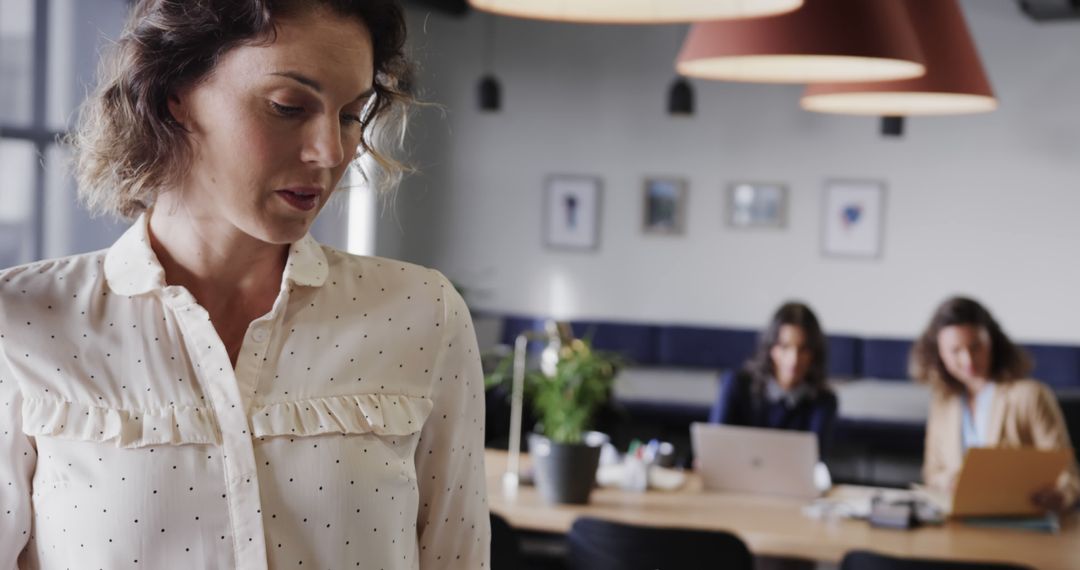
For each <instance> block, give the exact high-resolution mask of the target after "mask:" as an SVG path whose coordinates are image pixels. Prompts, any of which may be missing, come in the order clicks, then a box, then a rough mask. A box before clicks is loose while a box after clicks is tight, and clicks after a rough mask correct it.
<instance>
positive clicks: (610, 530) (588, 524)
mask: <svg viewBox="0 0 1080 570" xmlns="http://www.w3.org/2000/svg"><path fill="white" fill-rule="evenodd" d="M566 541H567V545H568V547H569V555H570V568H572V569H574V570H658V569H659V570H706V569H708V570H716V569H718V568H725V569H730V570H753V568H754V558H753V556H751V554H750V550H748V549H747V548H746V545H745V544H743V541H742V540H740V539H739V538H738V537H737V536H735V535H733V534H730V533H727V532H721V531H701V530H690V529H677V528H656V527H642V526H634V525H628V524H622V523H615V522H609V521H604V520H600V519H593V518H588V517H583V518H579V519H577V520H576V521H574V525H573V526H572V527H571V528H570V534H569V535H568V536H567V539H566Z"/></svg>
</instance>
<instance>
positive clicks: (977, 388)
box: [963, 378, 990, 407]
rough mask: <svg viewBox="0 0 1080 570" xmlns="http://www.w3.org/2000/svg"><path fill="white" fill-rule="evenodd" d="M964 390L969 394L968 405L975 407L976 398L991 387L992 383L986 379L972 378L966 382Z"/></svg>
mask: <svg viewBox="0 0 1080 570" xmlns="http://www.w3.org/2000/svg"><path fill="white" fill-rule="evenodd" d="M963 384H964V390H965V391H966V392H967V401H968V405H969V406H971V407H974V405H975V398H977V397H978V396H979V394H980V393H981V392H982V391H983V390H985V389H986V387H987V386H989V385H990V381H989V380H987V379H986V378H972V379H970V380H967V381H965V382H964V383H963Z"/></svg>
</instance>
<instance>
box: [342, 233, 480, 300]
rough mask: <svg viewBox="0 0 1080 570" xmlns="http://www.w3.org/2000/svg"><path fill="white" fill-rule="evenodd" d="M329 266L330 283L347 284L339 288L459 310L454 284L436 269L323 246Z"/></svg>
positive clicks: (457, 294)
mask: <svg viewBox="0 0 1080 570" xmlns="http://www.w3.org/2000/svg"><path fill="white" fill-rule="evenodd" d="M322 248H323V251H324V253H325V254H326V259H327V263H328V265H329V267H330V278H331V282H332V283H335V284H350V285H349V286H348V287H346V288H345V289H343V291H346V292H348V293H349V294H350V295H355V294H356V293H357V292H358V291H361V292H365V293H371V294H378V295H380V296H383V295H391V296H392V299H391V300H394V301H398V302H405V303H409V304H412V303H411V302H412V301H419V300H422V299H427V300H429V301H432V302H434V303H436V304H438V305H441V306H442V307H443V310H444V311H448V309H449V308H454V309H453V310H458V311H460V307H463V306H464V300H463V299H462V297H461V295H460V293H459V292H458V290H457V288H456V286H455V285H454V284H453V282H451V281H450V280H449V279H448V278H447V277H446V276H445V275H443V274H442V273H441V272H440V271H439V270H437V269H433V268H430V267H425V266H423V265H418V264H415V263H409V262H407V261H401V260H398V259H391V258H387V257H377V256H368V255H356V254H352V253H348V252H344V251H341V250H339V249H336V248H333V247H330V246H326V245H323V246H322Z"/></svg>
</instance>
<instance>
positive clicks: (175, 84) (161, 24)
mask: <svg viewBox="0 0 1080 570" xmlns="http://www.w3.org/2000/svg"><path fill="white" fill-rule="evenodd" d="M315 8H328V9H330V10H332V11H333V12H334V13H336V14H340V15H341V16H343V17H352V18H357V19H358V20H359V21H360V22H362V23H363V24H364V25H365V26H366V27H367V29H368V31H369V32H370V34H371V41H372V49H373V60H374V70H375V77H374V78H373V91H374V98H373V99H374V101H373V103H372V104H371V105H369V106H368V108H367V110H366V112H365V114H364V116H363V117H361V130H362V132H363V136H362V137H361V140H360V148H359V149H358V153H357V155H358V156H359V157H360V158H363V159H365V160H364V163H363V164H362V165H361V164H358V166H359V167H360V171H361V172H362V173H363V175H364V177H365V178H366V179H368V181H369V182H372V183H374V184H375V185H376V186H377V187H380V188H393V187H394V186H395V185H396V183H397V182H398V181H399V180H400V178H401V176H402V174H403V173H404V172H405V171H406V170H408V168H407V167H406V165H405V164H403V163H402V162H400V161H398V160H396V159H395V158H393V157H392V156H391V155H390V154H389V153H388V152H387V150H388V149H390V148H392V147H393V146H394V145H393V144H392V143H395V142H396V146H397V147H400V146H401V141H402V137H403V134H404V129H405V126H406V122H407V116H408V109H409V107H410V104H411V103H413V102H414V101H413V98H412V96H411V95H410V94H409V87H408V85H409V83H410V80H411V76H412V69H413V68H412V64H411V62H410V61H409V60H408V58H407V57H406V56H405V54H404V45H405V35H406V28H405V16H404V12H403V10H402V8H401V6H400V5H399V4H398V2H397V1H396V0H246V1H237V0H140V1H139V3H138V4H137V5H136V6H135V8H134V9H133V10H132V13H131V16H130V17H129V19H128V22H127V24H126V25H125V27H124V31H123V33H122V34H121V36H120V39H119V41H117V42H116V43H115V44H114V45H113V46H112V49H111V51H110V53H108V54H106V56H105V57H104V58H103V60H102V66H101V70H100V71H99V75H100V76H99V84H98V87H97V89H96V91H95V92H94V93H93V94H92V95H91V96H90V97H89V98H88V99H87V101H86V102H85V103H84V104H83V107H82V110H81V112H80V115H79V124H78V127H77V129H76V130H75V132H74V133H73V134H72V136H71V137H70V139H69V142H70V143H71V144H72V145H73V146H74V148H75V176H76V179H77V181H78V185H79V197H80V199H81V200H82V201H83V203H84V204H85V205H86V206H87V208H88V209H90V210H91V212H93V213H95V214H113V215H116V216H119V217H121V218H126V219H131V218H134V217H136V216H138V215H139V214H140V213H142V212H143V211H145V210H146V209H147V208H149V207H150V206H151V205H152V204H153V202H154V200H155V199H156V198H157V195H158V193H159V192H161V191H162V190H163V189H166V188H169V187H170V186H172V185H174V184H176V183H177V182H178V181H180V180H181V177H182V175H183V174H184V173H185V172H186V171H187V170H188V167H189V165H190V161H191V147H190V145H189V142H188V139H187V133H186V132H185V130H184V128H183V127H182V126H181V125H180V124H179V123H178V122H177V121H176V120H175V119H174V118H173V116H172V114H171V113H170V112H169V108H168V100H169V97H171V96H172V95H173V94H175V93H176V92H177V91H178V90H180V89H181V88H183V87H186V86H190V85H194V84H196V83H198V82H199V81H201V80H202V79H204V78H205V77H207V76H208V75H209V74H210V73H211V72H212V71H213V69H214V67H215V65H216V64H217V62H218V61H220V59H221V57H222V56H223V55H225V54H226V53H227V52H228V51H229V50H231V49H233V48H235V47H238V46H240V45H250V44H268V43H272V42H273V41H274V38H275V37H276V33H275V21H277V20H278V19H280V18H284V17H288V16H291V15H296V14H298V13H302V12H304V11H307V10H313V9H315ZM358 162H359V161H358Z"/></svg>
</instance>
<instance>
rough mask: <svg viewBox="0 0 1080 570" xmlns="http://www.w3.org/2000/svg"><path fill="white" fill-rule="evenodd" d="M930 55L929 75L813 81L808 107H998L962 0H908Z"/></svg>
mask: <svg viewBox="0 0 1080 570" xmlns="http://www.w3.org/2000/svg"><path fill="white" fill-rule="evenodd" d="M904 1H905V4H906V7H907V10H908V15H909V17H910V18H911V21H912V23H913V24H914V26H915V31H916V35H917V36H918V39H919V43H920V45H921V46H922V51H923V55H924V56H925V57H926V75H924V76H922V77H919V78H916V79H908V80H905V81H879V82H868V83H847V84H840V83H837V84H831V83H830V84H819V85H810V86H809V87H808V88H807V89H806V92H805V93H804V94H803V98H802V102H801V104H802V107H803V108H804V109H807V110H809V111H819V112H823V113H844V114H852V115H896V116H903V115H943V114H960V113H979V112H985V111H993V110H994V109H996V108H997V99H996V98H995V97H994V91H993V89H992V88H991V87H990V81H989V80H988V79H987V78H986V71H985V70H984V69H983V65H982V61H981V60H980V59H979V53H978V51H977V50H976V49H975V43H974V42H973V41H972V39H971V33H970V32H969V31H968V27H967V23H966V22H965V21H964V14H963V12H961V10H960V6H959V4H958V3H957V2H956V0H904Z"/></svg>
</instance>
